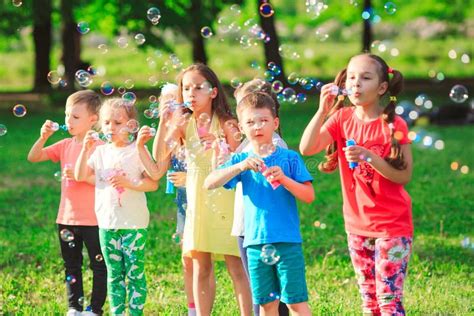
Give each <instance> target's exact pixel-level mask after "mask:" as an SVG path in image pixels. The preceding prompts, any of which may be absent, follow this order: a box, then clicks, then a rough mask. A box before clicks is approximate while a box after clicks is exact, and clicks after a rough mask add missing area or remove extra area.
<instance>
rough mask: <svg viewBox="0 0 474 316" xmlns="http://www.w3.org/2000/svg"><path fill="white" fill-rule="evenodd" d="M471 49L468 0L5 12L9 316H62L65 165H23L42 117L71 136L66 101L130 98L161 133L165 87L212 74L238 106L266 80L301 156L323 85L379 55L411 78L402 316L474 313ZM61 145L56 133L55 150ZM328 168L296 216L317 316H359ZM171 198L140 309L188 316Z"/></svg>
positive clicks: (222, 307) (19, 7)
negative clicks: (89, 96)
mask: <svg viewBox="0 0 474 316" xmlns="http://www.w3.org/2000/svg"><path fill="white" fill-rule="evenodd" d="M473 42H474V1H473V0H466V1H463V0H453V1H447V0H446V1H435V0H424V1H408V0H400V1H390V2H388V1H368V0H365V1H364V0H333V1H331V0H327V1H317V0H307V1H304V0H297V1H285V0H273V1H250V0H242V1H221V0H216V1H206V0H191V1H185V0H163V1H117V0H111V1H105V0H96V1H77V0H70V1H68V0H36V1H35V0H33V1H22V0H0V149H1V154H0V167H1V169H0V175H1V177H0V224H1V226H0V253H1V254H2V255H1V256H0V313H2V314H11V315H13V314H22V315H25V314H26V315H32V314H48V315H49V314H58V313H65V311H66V297H65V296H66V295H65V286H64V276H63V271H62V261H61V259H60V254H59V247H58V242H57V237H56V234H55V232H56V230H55V225H54V219H55V217H56V210H57V205H58V203H59V190H60V185H59V183H58V181H57V180H56V179H55V176H54V174H56V173H57V171H58V170H59V166H58V165H55V164H53V163H42V164H37V165H32V164H30V163H28V162H27V161H26V155H27V152H28V150H29V148H30V147H31V145H32V144H33V143H34V141H35V139H36V138H37V137H38V136H39V129H40V127H41V125H42V123H43V122H44V120H45V119H52V120H55V121H56V122H59V123H60V124H63V121H64V115H63V111H64V104H65V100H66V98H67V96H68V95H69V94H70V93H72V92H73V91H76V90H78V89H86V88H88V89H94V90H96V91H97V92H99V93H100V94H101V95H102V96H103V97H104V98H106V97H108V96H119V97H120V96H121V95H122V96H124V95H126V96H127V97H130V96H131V97H132V98H136V106H137V107H138V108H139V109H140V112H141V113H143V114H142V116H141V123H142V124H147V125H156V123H157V121H156V118H155V117H154V114H153V113H154V112H153V110H154V109H155V108H156V106H157V104H156V98H157V97H158V96H159V93H160V87H161V86H162V85H163V84H164V83H165V82H172V81H174V80H175V78H176V75H177V74H178V73H179V71H181V70H182V69H183V68H185V67H186V66H188V65H189V64H191V63H192V62H196V61H200V62H205V63H207V64H208V65H210V66H211V68H212V69H214V70H215V72H216V73H217V74H218V76H219V78H220V79H221V81H222V82H223V83H224V84H225V87H226V90H227V92H228V96H229V97H231V96H232V92H233V89H234V88H235V87H237V86H238V85H240V84H241V83H242V82H245V81H247V80H249V79H252V78H255V77H258V78H262V79H263V80H267V81H269V82H272V85H273V87H274V91H275V92H276V93H278V94H279V99H280V101H281V103H282V112H281V116H282V119H281V121H282V134H283V137H284V138H285V140H286V141H287V142H288V143H289V145H290V147H291V148H293V149H297V146H298V143H299V139H300V137H301V134H302V131H303V129H304V126H305V125H306V124H307V123H308V122H309V120H310V118H311V116H312V115H313V114H314V112H315V110H316V108H317V104H318V97H319V94H318V91H319V88H320V87H321V85H322V84H323V83H327V82H330V81H332V80H333V78H334V76H335V75H336V74H337V72H338V71H339V70H340V69H342V68H343V67H344V66H345V65H346V64H347V62H348V60H349V58H350V57H351V56H353V55H354V54H357V53H360V52H362V51H371V52H372V53H375V54H378V55H380V56H382V57H383V58H384V59H385V60H386V61H387V63H388V64H389V65H390V66H391V67H392V68H395V69H397V70H399V71H401V72H402V73H403V74H404V75H405V78H406V86H405V91H404V93H403V94H402V95H401V96H400V97H399V98H398V101H399V105H398V107H397V113H398V114H399V115H402V116H403V117H404V118H405V119H406V120H407V121H408V123H409V124H410V131H411V134H410V137H411V139H412V141H413V150H414V160H415V171H414V176H413V179H412V182H411V183H410V184H408V186H407V190H408V192H409V193H410V194H411V196H412V199H413V214H414V223H415V243H414V253H413V256H412V261H411V262H410V267H409V276H408V279H407V284H406V299H405V301H406V308H407V311H408V314H409V315H467V314H474V305H473V303H472V302H473V301H474V295H473V293H474V287H473V282H472V280H473V274H474V244H473V239H474V231H473V224H474V220H473V219H474V216H473V214H474V213H473V210H474V199H473V193H474V185H473V183H474V176H473V171H472V169H473V168H474V158H473V157H474V146H473V141H472V140H473V138H474V129H473V125H472V123H473V122H474V99H473V97H472V94H473V93H474V64H473V62H472V57H473V52H474V44H473ZM230 101H231V103H233V104H235V101H234V100H233V98H230ZM64 137H67V133H66V132H64V131H59V132H57V133H56V134H55V135H54V137H52V139H51V141H49V142H48V144H52V143H53V142H54V141H57V140H59V139H61V138H64ZM321 158H322V156H321V155H318V156H315V157H310V158H306V163H307V165H308V167H309V169H310V171H311V173H312V174H313V175H314V177H315V182H314V187H315V190H316V195H317V199H316V201H315V202H314V203H312V204H311V205H300V216H301V222H302V233H303V238H304V240H305V245H304V246H305V257H306V259H307V264H308V266H307V279H308V284H309V287H310V296H311V298H310V305H311V307H312V309H313V311H314V312H315V314H317V315H327V314H344V315H345V314H358V313H359V311H360V299H359V297H358V293H357V286H356V281H355V277H354V276H353V271H352V267H351V264H350V259H349V256H348V253H347V249H346V243H345V233H344V228H343V221H342V214H341V213H342V212H341V205H342V204H341V203H342V202H341V193H340V185H339V178H338V175H337V174H332V175H325V174H321V173H320V172H319V171H317V168H316V166H317V163H318V162H319V161H320V160H321ZM162 182H163V181H162ZM162 184H163V183H162ZM163 191H164V190H163V189H162V188H160V189H159V190H158V191H157V192H153V193H150V194H148V202H149V208H150V211H151V214H152V216H151V223H150V234H149V235H150V243H149V247H148V257H147V258H148V261H147V269H148V270H147V271H148V280H149V299H148V302H147V305H146V307H145V310H146V313H147V314H149V315H157V314H160V315H180V314H184V313H185V312H186V304H185V299H184V292H183V285H182V277H181V272H180V271H181V268H180V261H179V247H178V246H177V245H176V243H175V242H174V241H173V240H172V238H171V236H172V235H173V233H174V229H175V218H174V217H175V209H174V202H173V197H172V196H169V195H165V194H164V192H163ZM322 224H324V225H322ZM323 227H324V228H323ZM85 258H87V256H85ZM85 260H86V261H87V259H85ZM216 271H217V275H218V292H217V300H216V304H215V310H214V314H215V315H236V314H237V306H236V303H235V302H234V300H233V294H232V290H231V284H230V281H229V277H228V276H227V275H226V272H225V269H224V268H223V266H222V265H221V264H218V265H217V270H216ZM84 273H85V276H86V278H88V279H90V273H89V272H88V271H87V272H86V271H85V272H84ZM85 284H86V291H85V293H86V295H85V297H84V300H85V302H86V303H85V304H87V302H88V301H90V287H89V288H87V286H88V285H90V282H87V281H86V282H85Z"/></svg>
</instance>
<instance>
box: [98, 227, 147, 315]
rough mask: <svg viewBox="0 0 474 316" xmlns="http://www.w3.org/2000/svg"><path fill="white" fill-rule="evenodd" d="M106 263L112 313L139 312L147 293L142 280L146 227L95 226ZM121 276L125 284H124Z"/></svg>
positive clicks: (143, 276) (143, 279)
mask: <svg viewBox="0 0 474 316" xmlns="http://www.w3.org/2000/svg"><path fill="white" fill-rule="evenodd" d="M99 237H100V246H101V249H102V254H103V255H104V260H105V264H106V266H107V292H108V296H109V304H110V311H111V313H112V315H125V307H126V305H127V300H126V299H127V298H126V296H127V290H128V299H129V301H128V307H129V313H130V315H143V307H144V306H145V300H146V295H147V290H146V279H145V243H146V239H147V230H146V229H103V228H100V229H99ZM125 277H127V278H128V285H125Z"/></svg>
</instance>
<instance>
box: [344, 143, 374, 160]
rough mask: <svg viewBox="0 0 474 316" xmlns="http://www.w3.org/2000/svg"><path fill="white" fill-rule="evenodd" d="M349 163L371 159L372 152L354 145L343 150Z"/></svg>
mask: <svg viewBox="0 0 474 316" xmlns="http://www.w3.org/2000/svg"><path fill="white" fill-rule="evenodd" d="M342 150H343V151H344V154H345V155H346V160H347V161H348V162H361V161H368V160H370V159H371V154H372V152H371V151H370V150H368V149H366V148H364V147H362V146H358V145H353V146H349V147H344V148H342Z"/></svg>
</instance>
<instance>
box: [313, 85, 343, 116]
mask: <svg viewBox="0 0 474 316" xmlns="http://www.w3.org/2000/svg"><path fill="white" fill-rule="evenodd" d="M336 89H337V90H336ZM334 91H339V87H338V86H337V85H335V84H334V83H328V84H325V85H324V86H323V87H322V88H321V95H320V96H319V108H318V111H322V112H323V113H324V114H327V113H328V112H329V110H330V109H331V108H332V106H333V105H334V100H335V99H336V98H337V93H336V94H335V93H334Z"/></svg>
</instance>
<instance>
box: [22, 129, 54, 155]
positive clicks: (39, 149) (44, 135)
mask: <svg viewBox="0 0 474 316" xmlns="http://www.w3.org/2000/svg"><path fill="white" fill-rule="evenodd" d="M51 124H52V122H51V121H50V120H46V122H44V124H43V126H42V127H41V132H40V137H39V138H38V140H37V141H36V142H35V143H34V144H33V146H32V147H31V149H30V152H29V153H28V161H29V162H40V161H45V160H49V157H48V155H47V154H46V150H44V144H45V143H46V141H47V140H48V138H49V137H50V136H51V135H53V133H54V130H53V129H52V127H51Z"/></svg>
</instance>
